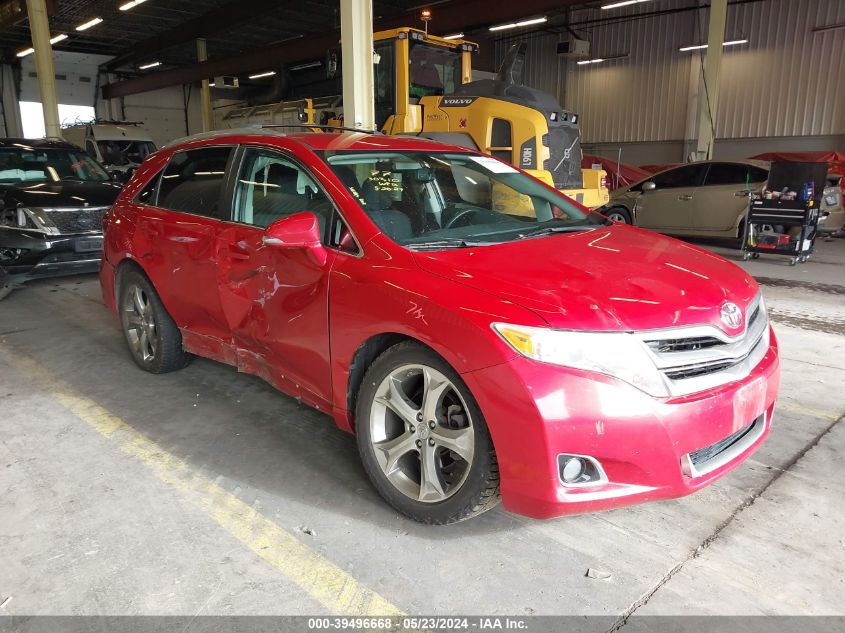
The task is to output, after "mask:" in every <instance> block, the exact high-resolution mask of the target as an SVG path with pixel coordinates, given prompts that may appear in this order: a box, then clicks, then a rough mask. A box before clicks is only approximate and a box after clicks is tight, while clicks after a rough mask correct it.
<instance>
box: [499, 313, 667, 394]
mask: <svg viewBox="0 0 845 633" xmlns="http://www.w3.org/2000/svg"><path fill="white" fill-rule="evenodd" d="M493 329H494V330H495V331H496V332H498V334H499V336H501V337H502V338H503V339H504V340H505V341H506V342H507V343H508V345H510V346H511V347H512V348H513V349H515V350H516V351H517V352H519V353H520V354H522V355H523V356H527V357H528V358H533V359H534V360H538V361H540V362H543V363H551V364H553V365H562V366H564V367H573V368H575V369H583V370H585V371H594V372H597V373H599V374H605V375H607V376H613V377H615V378H619V379H620V380H624V381H625V382H627V383H629V384H631V385H633V386H634V387H636V388H637V389H640V390H642V391H645V392H646V393H648V394H650V395H652V396H655V397H657V398H665V397H667V396H668V395H669V390H668V388H667V387H666V383H665V382H664V380H663V376H662V375H661V373H660V371H659V370H658V369H657V366H656V365H655V364H654V361H653V360H652V359H651V356H650V355H649V352H648V350H647V349H646V346H645V344H644V343H643V342H642V341H640V340H638V339H636V338H635V337H634V336H632V335H631V334H627V333H625V332H572V331H565V330H552V329H548V328H536V327H525V326H522V325H510V324H508V323H494V324H493Z"/></svg>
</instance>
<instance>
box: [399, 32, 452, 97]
mask: <svg viewBox="0 0 845 633" xmlns="http://www.w3.org/2000/svg"><path fill="white" fill-rule="evenodd" d="M409 46H410V47H411V52H410V66H411V70H410V74H411V85H410V97H411V98H412V99H419V98H420V97H428V96H431V95H444V94H452V93H454V92H455V88H457V87H458V86H460V85H461V51H460V50H458V49H456V48H444V47H442V46H434V45H433V44H427V43H425V42H421V41H419V40H412V41H411V42H410V44H409Z"/></svg>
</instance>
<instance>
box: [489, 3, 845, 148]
mask: <svg viewBox="0 0 845 633" xmlns="http://www.w3.org/2000/svg"><path fill="white" fill-rule="evenodd" d="M685 6H689V2H688V1H687V0H655V1H654V2H648V3H644V4H641V5H634V6H633V7H626V8H620V9H615V10H614V11H613V12H612V14H613V16H620V15H625V14H626V13H627V14H628V15H630V16H633V15H637V14H642V13H647V12H652V11H659V10H665V9H672V8H680V7H685ZM610 13H611V12H608V11H601V10H599V9H583V10H578V11H573V12H572V14H571V17H570V20H571V22H572V23H578V22H582V23H583V22H585V21H588V20H595V19H601V18H607V17H608V16H609V14H610ZM706 20H707V11H706V10H702V11H696V10H692V11H685V12H678V13H667V14H664V15H660V16H652V17H646V18H641V19H636V20H626V21H624V22H617V23H613V24H600V23H593V24H583V25H582V26H580V27H579V26H576V27H575V28H576V29H579V33H581V34H582V35H583V36H584V37H587V38H588V39H589V40H590V41H591V45H592V50H591V55H590V56H591V57H608V56H613V55H625V56H626V57H624V58H622V59H618V60H613V61H608V62H605V63H601V64H591V65H582V66H579V65H577V64H575V62H574V61H567V60H563V61H561V60H560V59H559V58H558V57H557V56H556V55H555V54H554V53H553V50H554V49H553V48H552V47H553V45H554V43H555V42H556V41H557V40H558V39H559V38H561V37H568V35H562V36H561V35H558V34H548V35H543V36H542V37H540V38H536V37H534V38H528V39H527V40H526V41H528V46H529V52H528V57H527V59H526V69H525V74H526V83H528V84H529V85H535V86H536V87H539V88H541V89H544V90H546V91H548V92H551V93H552V94H556V95H557V96H558V98H559V100H560V101H561V103H562V104H563V105H564V107H565V108H566V109H568V110H571V111H573V112H576V113H578V114H580V116H581V118H580V123H581V131H582V137H583V145H584V147H585V149H586V150H587V151H595V152H596V153H602V154H606V155H612V156H614V157H615V156H616V154H617V151H618V148H619V147H622V148H623V161H626V162H631V163H633V164H644V163H664V162H679V161H682V160H683V159H684V157H685V155H686V154H687V152H688V151H689V149H690V146H691V144H692V141H693V139H691V138H690V137H691V136H692V134H693V133H694V131H695V126H692V125H690V123H691V120H692V121H694V118H693V119H691V117H694V116H695V111H696V105H697V102H696V99H697V94H696V93H697V91H698V77H699V75H700V68H701V62H700V54H699V53H694V52H693V53H691V52H686V53H682V52H680V51H679V50H678V49H679V48H680V47H681V46H685V45H689V44H697V43H702V42H704V41H706V30H707V24H706ZM842 22H845V1H843V0H763V1H760V2H751V3H747V4H735V5H729V9H728V20H727V27H726V33H725V38H726V39H740V38H747V39H748V40H749V43H748V44H746V45H741V46H737V47H726V48H725V54H724V56H723V61H722V77H721V92H720V98H719V105H718V118H717V126H716V137H717V141H716V144H715V146H714V153H715V155H716V156H717V157H721V158H739V157H743V156H748V155H751V154H754V153H759V152H764V151H777V150H805V149H806V150H813V149H826V150H830V149H839V150H845V81H843V80H842V76H843V75H842V72H843V71H842V63H843V62H844V61H845V29H841V28H840V29H835V30H829V31H822V32H815V33H814V32H813V30H812V29H813V28H814V27H817V26H822V25H830V24H836V23H842ZM503 44H504V43H500V44H498V45H497V59H499V60H500V59H501V56H502V55H503V54H504V49H505V46H504V45H503ZM532 80H533V81H534V83H532Z"/></svg>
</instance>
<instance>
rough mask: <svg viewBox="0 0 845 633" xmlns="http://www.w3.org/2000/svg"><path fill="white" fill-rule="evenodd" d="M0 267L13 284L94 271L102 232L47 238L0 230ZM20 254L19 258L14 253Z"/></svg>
mask: <svg viewBox="0 0 845 633" xmlns="http://www.w3.org/2000/svg"><path fill="white" fill-rule="evenodd" d="M0 249H2V250H3V251H4V252H3V258H2V261H0V265H2V266H3V267H4V268H5V269H6V271H7V272H8V273H9V276H10V278H11V280H12V281H13V283H22V282H25V281H29V280H30V279H40V278H45V277H60V276H64V275H75V274H81V273H94V272H97V270H98V269H99V266H100V260H101V259H102V256H103V235H102V233H82V234H77V235H55V236H53V235H49V236H45V235H44V234H43V233H40V232H38V231H20V230H2V231H0ZM18 252H20V253H21V254H20V255H15V253H18Z"/></svg>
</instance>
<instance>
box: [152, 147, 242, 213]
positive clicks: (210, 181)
mask: <svg viewBox="0 0 845 633" xmlns="http://www.w3.org/2000/svg"><path fill="white" fill-rule="evenodd" d="M231 154H232V148H231V147H203V148H201V149H191V150H187V151H184V152H177V153H175V154H173V156H172V157H171V159H170V162H169V163H168V164H167V167H165V169H164V173H163V174H162V175H161V182H160V184H159V191H158V205H157V206H159V207H163V208H165V209H171V210H173V211H184V212H185V213H194V214H196V215H204V216H208V217H216V218H221V219H224V217H225V219H228V210H226V209H221V208H220V206H221V205H220V192H221V190H222V189H223V182H224V180H225V177H226V165H227V164H228V162H229V158H230V156H231Z"/></svg>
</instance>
